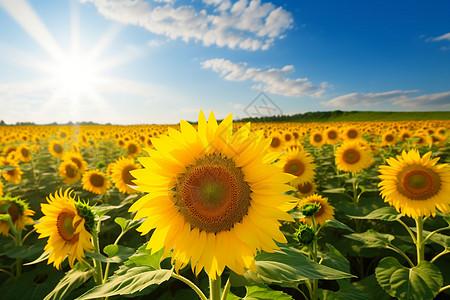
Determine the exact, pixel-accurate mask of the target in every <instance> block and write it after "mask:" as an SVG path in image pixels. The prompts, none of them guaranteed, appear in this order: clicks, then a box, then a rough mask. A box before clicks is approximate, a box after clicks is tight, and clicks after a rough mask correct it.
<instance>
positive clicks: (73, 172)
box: [66, 165, 78, 178]
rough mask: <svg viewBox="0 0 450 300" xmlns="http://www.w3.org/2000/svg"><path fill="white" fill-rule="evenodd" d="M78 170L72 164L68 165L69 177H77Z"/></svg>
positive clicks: (67, 173) (67, 174) (67, 172)
mask: <svg viewBox="0 0 450 300" xmlns="http://www.w3.org/2000/svg"><path fill="white" fill-rule="evenodd" d="M77 173H78V170H77V169H76V168H74V167H73V166H71V165H66V176H67V177H68V178H75V176H77Z"/></svg>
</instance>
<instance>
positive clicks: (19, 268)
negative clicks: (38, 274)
mask: <svg viewBox="0 0 450 300" xmlns="http://www.w3.org/2000/svg"><path fill="white" fill-rule="evenodd" d="M15 237H16V239H15V243H16V246H18V247H20V246H22V229H19V230H17V231H16V233H15ZM22 261H23V259H22V258H16V279H17V278H19V277H20V274H22Z"/></svg>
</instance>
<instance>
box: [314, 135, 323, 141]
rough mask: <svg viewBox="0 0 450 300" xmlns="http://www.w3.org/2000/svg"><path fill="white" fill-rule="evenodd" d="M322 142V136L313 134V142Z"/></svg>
mask: <svg viewBox="0 0 450 300" xmlns="http://www.w3.org/2000/svg"><path fill="white" fill-rule="evenodd" d="M321 141H322V135H320V134H315V135H314V142H317V143H320V142H321Z"/></svg>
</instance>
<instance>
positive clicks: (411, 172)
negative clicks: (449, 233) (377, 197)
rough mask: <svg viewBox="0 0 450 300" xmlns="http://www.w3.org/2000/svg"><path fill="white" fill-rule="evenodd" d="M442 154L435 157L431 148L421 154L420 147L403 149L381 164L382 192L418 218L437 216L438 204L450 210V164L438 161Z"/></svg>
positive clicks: (401, 209)
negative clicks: (408, 149) (385, 163)
mask: <svg viewBox="0 0 450 300" xmlns="http://www.w3.org/2000/svg"><path fill="white" fill-rule="evenodd" d="M438 160H439V157H437V158H434V159H431V152H428V153H426V154H425V155H424V156H423V157H420V154H419V151H418V150H417V149H412V150H411V151H409V152H406V151H403V152H402V154H401V155H397V158H393V157H391V158H389V159H387V160H386V162H387V163H388V166H386V165H384V166H380V170H379V171H380V173H381V175H379V177H380V178H381V182H380V183H379V184H378V186H379V187H380V194H381V196H382V197H383V199H384V201H385V202H389V204H390V205H391V206H394V207H395V208H396V209H397V211H398V212H401V213H402V214H403V215H404V216H410V217H412V218H418V217H420V216H426V217H427V216H430V215H432V216H435V215H436V208H437V209H439V210H440V211H441V212H443V213H448V212H449V211H450V198H449V196H448V195H450V168H449V167H448V164H439V165H436V163H437V161H438Z"/></svg>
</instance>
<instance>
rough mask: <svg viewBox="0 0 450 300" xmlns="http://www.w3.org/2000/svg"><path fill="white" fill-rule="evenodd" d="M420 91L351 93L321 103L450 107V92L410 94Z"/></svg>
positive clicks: (327, 104) (338, 105)
mask: <svg viewBox="0 0 450 300" xmlns="http://www.w3.org/2000/svg"><path fill="white" fill-rule="evenodd" d="M417 92H419V91H418V90H411V91H390V92H383V93H351V94H347V95H343V96H339V97H336V98H333V99H331V100H330V101H327V102H321V104H323V105H325V106H335V107H352V106H375V105H379V104H383V103H391V104H394V105H400V106H402V107H419V106H442V107H449V106H450V91H449V92H444V93H436V94H425V95H421V96H416V97H412V96H411V95H410V94H413V93H417Z"/></svg>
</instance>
